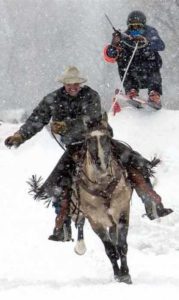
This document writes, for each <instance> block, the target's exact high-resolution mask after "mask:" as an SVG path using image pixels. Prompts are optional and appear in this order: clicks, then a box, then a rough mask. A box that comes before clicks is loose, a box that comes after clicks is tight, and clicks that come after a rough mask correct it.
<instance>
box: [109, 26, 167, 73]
mask: <svg viewBox="0 0 179 300" xmlns="http://www.w3.org/2000/svg"><path fill="white" fill-rule="evenodd" d="M125 33H126V34H128V35H129V34H130V32H129V30H126V31H125ZM143 36H144V37H146V39H147V41H148V44H147V45H146V46H144V47H143V48H139V49H137V51H136V53H135V56H134V58H133V60H132V63H131V66H130V70H131V71H141V72H142V71H143V70H149V71H152V72H153V71H159V69H160V68H161V66H162V59H161V56H160V55H159V53H158V51H163V50H164V49H165V44H164V42H163V41H162V40H161V38H160V37H159V34H158V32H157V30H156V29H155V28H153V27H151V26H148V25H146V26H145V28H144V33H143ZM121 46H122V49H123V50H122V52H121V53H120V55H119V56H118V58H117V63H118V67H119V71H120V72H124V70H125V68H126V67H127V65H128V63H129V60H130V57H131V55H132V53H133V51H134V47H135V42H134V41H131V40H129V39H128V38H127V37H125V34H124V35H122V38H121ZM109 49H110V48H109ZM110 55H111V57H114V52H113V53H112V51H111V54H110V51H108V56H109V57H110Z"/></svg>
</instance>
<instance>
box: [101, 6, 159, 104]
mask: <svg viewBox="0 0 179 300" xmlns="http://www.w3.org/2000/svg"><path fill="white" fill-rule="evenodd" d="M127 26H128V28H127V30H126V31H125V33H121V32H120V31H118V30H115V32H114V33H113V37H112V42H111V44H110V45H107V46H106V47H105V48H104V59H105V60H106V61H107V62H110V63H114V62H117V64H118V71H119V76H120V78H121V80H123V79H124V80H123V81H124V82H123V86H124V89H125V93H126V95H127V96H128V98H129V99H133V98H135V97H137V96H138V95H139V90H140V89H148V105H150V106H152V107H153V108H155V109H161V107H162V104H161V95H162V78H161V74H160V69H161V67H162V59H161V56H160V55H159V53H158V52H159V51H163V50H164V49H165V44H164V42H163V41H162V40H161V38H160V37H159V35H158V32H157V30H156V29H155V28H153V27H151V26H148V25H147V24H146V16H145V15H144V13H143V12H141V11H137V10H136V11H132V12H131V13H130V14H129V15H128V18H127ZM113 28H114V27H113ZM136 43H137V46H136ZM134 51H136V52H134ZM133 53H135V54H134V57H133V59H132V61H131V64H130V66H129V69H128V71H127V74H125V70H126V68H127V66H128V63H129V61H130V58H131V57H132V55H133ZM124 74H125V78H123V77H124ZM130 102H132V101H130ZM140 107H141V106H138V108H140Z"/></svg>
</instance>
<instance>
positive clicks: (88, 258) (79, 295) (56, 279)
mask: <svg viewBox="0 0 179 300" xmlns="http://www.w3.org/2000/svg"><path fill="white" fill-rule="evenodd" d="M109 121H110V123H111V125H112V127H113V129H114V134H115V138H118V139H120V140H124V141H126V142H127V143H129V144H130V145H131V146H132V147H133V148H134V149H135V150H137V151H139V152H141V153H142V154H143V155H144V156H145V157H146V158H149V159H150V158H152V157H153V156H154V155H155V154H157V155H158V156H159V157H160V158H161V160H162V164H161V165H160V166H159V167H158V168H157V172H156V177H157V181H156V186H155V189H156V191H157V192H158V193H159V194H160V195H161V196H162V198H163V202H164V204H165V206H166V207H171V208H172V209H173V210H174V213H173V214H171V215H169V216H167V217H165V218H162V219H159V220H155V221H150V220H149V219H147V218H146V217H142V215H143V214H144V207H143V204H142V202H141V200H140V199H139V198H138V197H137V195H136V194H135V193H134V196H133V199H132V203H131V220H130V230H129V235H128V244H129V251H128V265H129V268H130V274H131V277H132V280H133V284H132V285H130V286H129V285H126V284H124V283H117V282H115V281H114V279H113V272H112V268H111V265H110V262H109V261H108V258H107V257H106V255H105V253H104V249H103V245H102V243H101V241H100V240H99V239H98V237H97V236H96V235H95V234H94V233H93V232H92V230H91V229H90V226H89V225H88V224H87V225H86V227H85V240H86V244H87V252H86V254H85V255H84V256H78V255H76V254H75V253H74V251H73V248H74V243H72V242H68V243H56V242H52V241H49V240H48V236H49V234H51V233H52V230H53V227H54V219H55V214H54V211H53V209H52V208H51V207H50V208H45V207H44V205H43V203H42V202H35V201H33V199H32V198H31V196H30V195H29V194H28V185H27V183H26V181H27V180H28V178H29V177H30V176H31V175H32V174H37V175H42V176H43V178H44V179H45V178H46V177H47V176H48V175H49V173H50V172H51V170H52V169H53V167H54V166H55V164H56V163H57V161H58V159H59V157H60V155H61V154H62V150H61V149H60V147H59V146H58V144H57V143H56V142H55V141H54V140H53V139H52V138H51V137H50V135H49V133H48V131H47V130H46V129H44V130H43V131H42V132H41V133H39V134H37V135H36V136H35V137H34V138H32V139H31V140H29V141H28V142H26V143H25V144H23V145H22V146H21V147H20V148H18V149H11V150H9V149H7V148H6V147H5V146H4V139H5V138H6V137H7V136H9V135H10V134H12V133H14V131H16V130H17V129H18V127H19V126H18V125H12V124H7V123H2V125H1V126H0V170H1V173H0V179H1V181H0V189H1V193H0V195H1V200H0V203H1V209H0V232H1V235H0V237H1V246H0V299H3V300H6V299H13V298H17V299H19V300H21V299H27V300H28V299H32V298H35V299H37V298H38V297H39V299H54V300H55V299H66V300H67V299H72V298H73V299H91V298H93V299H99V298H100V299H108V298H109V299H119V298H120V299H125V300H129V299H130V300H131V299H132V298H133V297H134V298H135V299H144V298H145V299H146V300H148V299H157V298H160V299H162V300H165V299H167V300H168V299H169V298H170V299H172V300H176V299H178V296H177V295H178V294H179V184H178V181H179V176H178V175H179V150H178V149H179V139H178V132H179V111H167V110H161V111H157V112H150V111H138V110H134V109H132V108H126V109H124V110H123V111H122V112H120V113H118V114H117V115H116V116H115V117H113V116H112V115H111V114H109ZM73 235H74V238H75V239H76V229H75V228H73Z"/></svg>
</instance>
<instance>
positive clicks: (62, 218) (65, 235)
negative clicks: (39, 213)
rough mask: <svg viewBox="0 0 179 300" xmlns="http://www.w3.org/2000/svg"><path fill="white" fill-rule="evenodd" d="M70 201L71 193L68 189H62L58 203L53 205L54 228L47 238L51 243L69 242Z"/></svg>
mask: <svg viewBox="0 0 179 300" xmlns="http://www.w3.org/2000/svg"><path fill="white" fill-rule="evenodd" d="M70 199H71V193H70V191H69V189H68V188H63V192H62V194H61V197H60V198H59V199H58V201H56V202H54V203H53V206H54V207H55V212H56V214H57V216H56V219H55V228H54V230H53V234H52V235H50V236H49V240H51V241H62V242H65V241H70V240H71V239H72V237H71V235H72V233H71V217H69V216H68V213H69V202H70Z"/></svg>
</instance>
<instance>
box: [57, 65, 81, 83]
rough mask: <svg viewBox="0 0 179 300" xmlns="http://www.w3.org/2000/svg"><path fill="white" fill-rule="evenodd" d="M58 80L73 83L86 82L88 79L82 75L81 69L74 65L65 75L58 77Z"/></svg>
mask: <svg viewBox="0 0 179 300" xmlns="http://www.w3.org/2000/svg"><path fill="white" fill-rule="evenodd" d="M58 81H59V82H61V83H63V84H73V83H84V82H86V81H87V79H86V78H84V77H83V76H81V74H80V71H79V70H78V69H77V68H76V67H74V66H72V67H68V68H67V69H66V70H65V72H64V73H63V75H62V76H61V77H60V78H58Z"/></svg>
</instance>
